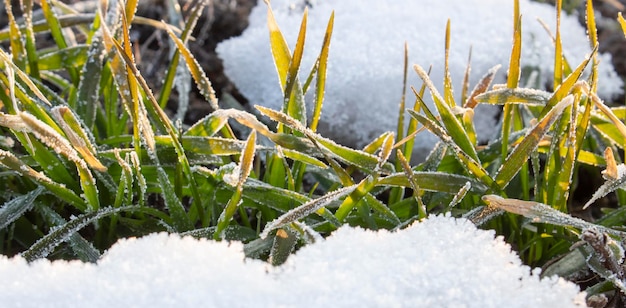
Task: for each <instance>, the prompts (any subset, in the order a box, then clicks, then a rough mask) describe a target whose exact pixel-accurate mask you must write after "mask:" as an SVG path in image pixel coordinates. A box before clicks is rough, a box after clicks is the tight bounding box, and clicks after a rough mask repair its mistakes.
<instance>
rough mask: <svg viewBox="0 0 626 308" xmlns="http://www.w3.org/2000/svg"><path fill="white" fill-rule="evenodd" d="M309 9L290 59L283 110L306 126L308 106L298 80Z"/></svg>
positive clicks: (303, 19) (306, 10) (305, 12)
mask: <svg viewBox="0 0 626 308" xmlns="http://www.w3.org/2000/svg"><path fill="white" fill-rule="evenodd" d="M307 16H308V9H305V10H304V15H303V16H302V23H301V24H300V32H299V33H298V40H297V41H296V48H295V49H294V51H293V56H291V60H290V61H289V71H288V72H287V82H286V84H285V90H284V94H285V99H284V104H283V111H285V112H286V113H287V114H288V115H290V116H291V117H292V118H294V119H296V120H298V121H300V123H302V124H303V125H304V126H306V121H307V118H306V106H305V104H304V94H303V93H302V88H301V87H300V82H299V81H298V71H299V70H300V63H301V62H302V54H303V52H304V41H305V38H306V24H307Z"/></svg>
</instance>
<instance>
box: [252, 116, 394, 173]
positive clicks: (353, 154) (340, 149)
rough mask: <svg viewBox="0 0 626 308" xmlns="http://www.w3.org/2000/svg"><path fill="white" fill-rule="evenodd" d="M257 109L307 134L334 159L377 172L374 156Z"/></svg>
mask: <svg viewBox="0 0 626 308" xmlns="http://www.w3.org/2000/svg"><path fill="white" fill-rule="evenodd" d="M255 107H256V108H257V109H258V110H259V111H260V112H261V113H263V114H264V115H266V116H268V117H270V118H271V119H272V120H274V121H277V122H279V123H282V124H285V125H287V126H289V127H290V128H292V129H295V130H297V131H299V132H301V133H303V134H305V135H306V136H307V137H308V138H310V139H312V140H314V141H315V142H317V143H318V144H319V145H321V146H323V147H324V148H325V149H327V150H328V151H329V152H330V153H332V155H333V156H334V157H336V158H338V159H340V160H342V161H344V162H347V163H350V164H353V165H355V166H357V167H360V168H363V169H365V170H369V171H373V170H375V169H376V168H377V166H378V165H379V162H378V159H377V158H376V156H374V155H371V154H368V153H366V152H363V151H358V150H354V149H351V148H348V147H344V146H341V145H338V144H337V143H335V142H334V141H332V140H330V139H326V138H324V137H322V136H320V135H319V134H316V133H314V132H312V131H311V130H310V129H308V128H306V127H304V126H303V125H302V124H300V122H298V121H297V120H295V119H293V118H291V117H289V116H288V115H286V114H284V113H282V112H278V111H274V110H271V109H269V108H265V107H262V106H255ZM272 141H274V142H276V141H275V140H274V139H272ZM385 168H387V167H385Z"/></svg>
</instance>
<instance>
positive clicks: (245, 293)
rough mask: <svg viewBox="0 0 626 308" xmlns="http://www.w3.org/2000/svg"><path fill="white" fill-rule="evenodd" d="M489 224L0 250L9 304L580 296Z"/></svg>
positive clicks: (519, 303)
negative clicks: (288, 250) (90, 248)
mask: <svg viewBox="0 0 626 308" xmlns="http://www.w3.org/2000/svg"><path fill="white" fill-rule="evenodd" d="M538 274H539V270H538V269H535V270H531V269H530V268H529V267H527V266H524V265H522V264H521V261H520V259H519V258H518V256H517V255H516V254H515V253H513V252H511V248H510V246H509V245H507V244H506V243H505V242H504V241H503V240H502V238H500V237H498V238H495V239H494V232H493V231H484V230H478V229H476V228H475V227H474V225H473V224H472V223H471V222H469V221H467V220H464V219H454V218H451V217H445V216H431V217H430V218H429V219H427V220H425V221H423V222H421V223H415V224H413V225H412V226H410V227H408V228H407V229H405V230H402V231H398V232H389V231H378V232H375V231H366V230H363V229H358V228H350V227H342V228H340V229H339V230H337V231H336V232H334V233H333V234H332V235H331V236H330V237H329V238H327V239H326V240H323V241H321V242H319V243H316V244H313V245H309V246H306V247H304V248H302V249H300V250H299V251H298V252H297V253H296V254H295V255H293V256H291V257H290V258H289V259H288V261H287V263H285V264H284V265H283V266H280V267H275V268H274V267H271V266H270V265H268V264H266V263H264V262H262V261H259V260H251V259H246V258H245V257H244V254H243V245H242V244H241V243H239V242H231V243H227V242H214V241H212V240H196V239H194V238H191V237H184V238H181V237H179V236H178V235H168V234H166V233H159V234H151V235H148V236H146V237H143V238H138V239H137V238H131V239H125V240H120V241H119V242H118V243H116V244H115V245H114V246H113V247H111V249H110V250H109V251H108V252H107V253H106V254H105V255H104V256H103V258H102V259H101V260H100V261H99V262H98V263H97V264H85V263H81V262H78V261H72V262H65V261H55V262H50V261H47V260H39V261H36V262H34V263H32V264H30V265H29V264H27V263H26V261H24V259H22V258H21V257H15V258H11V259H9V258H7V257H4V256H3V257H0V283H1V285H2V288H0V298H2V301H3V303H10V305H11V306H12V307H84V306H89V307H122V306H124V307H196V306H200V307H580V306H585V293H584V292H579V290H578V287H577V286H576V285H575V284H573V283H570V282H566V281H564V280H563V279H560V278H545V279H539V277H538Z"/></svg>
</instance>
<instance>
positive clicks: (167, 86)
mask: <svg viewBox="0 0 626 308" xmlns="http://www.w3.org/2000/svg"><path fill="white" fill-rule="evenodd" d="M205 5H206V2H205V1H197V2H196V4H195V6H194V7H193V9H192V11H191V13H190V14H189V17H187V22H186V23H185V28H184V29H183V32H182V34H181V35H180V40H181V41H182V42H183V43H184V44H186V43H187V40H188V39H189V38H190V36H191V33H192V30H193V29H194V28H195V26H196V23H197V22H198V19H199V18H200V16H201V15H202V12H203V9H204V7H205ZM162 26H163V27H164V28H165V29H166V30H167V31H170V30H172V26H170V25H167V24H164V23H162ZM184 44H183V45H184ZM179 61H180V51H179V50H178V48H177V49H176V50H175V51H174V54H172V58H171V59H170V64H169V66H168V68H167V73H166V75H165V79H164V80H163V85H162V86H161V91H160V94H159V106H161V108H165V106H166V105H167V101H168V99H169V98H170V94H171V93H172V88H173V86H174V79H175V77H176V70H177V67H178V63H179ZM188 65H189V64H188ZM201 75H202V76H204V73H202V74H201ZM196 85H197V86H199V84H198V83H196ZM207 93H210V92H207ZM209 103H212V102H211V101H209Z"/></svg>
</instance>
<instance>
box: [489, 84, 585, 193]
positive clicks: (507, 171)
mask: <svg viewBox="0 0 626 308" xmlns="http://www.w3.org/2000/svg"><path fill="white" fill-rule="evenodd" d="M573 102H574V97H573V96H568V97H566V98H565V99H563V100H562V101H561V102H560V103H559V104H557V105H556V106H555V107H554V108H553V109H552V110H550V112H549V113H548V114H546V116H545V117H543V118H542V119H541V121H539V122H538V123H537V124H536V125H535V126H534V127H533V128H532V129H531V130H530V131H529V132H528V134H527V135H526V136H525V137H524V139H523V140H522V141H521V142H520V143H519V144H518V145H517V146H516V147H515V148H514V149H513V152H511V154H510V155H509V156H508V157H507V158H506V159H505V160H504V163H503V164H502V166H501V167H500V169H499V170H498V174H497V175H496V178H495V180H496V183H497V184H498V185H499V186H500V187H503V188H504V187H506V186H507V185H508V184H509V183H510V181H511V180H512V179H513V177H514V176H515V175H516V174H517V173H518V172H519V170H520V168H521V167H522V165H523V164H524V163H525V162H526V161H527V160H528V158H529V157H530V156H531V153H532V152H533V151H534V150H535V149H536V148H537V146H538V145H539V141H541V139H543V137H544V136H545V135H546V134H547V133H548V130H549V129H550V127H551V126H552V124H553V123H554V122H555V121H556V120H557V119H558V118H559V117H560V116H561V114H562V113H563V111H564V110H565V108H567V107H568V106H569V105H571V104H572V103H573Z"/></svg>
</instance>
